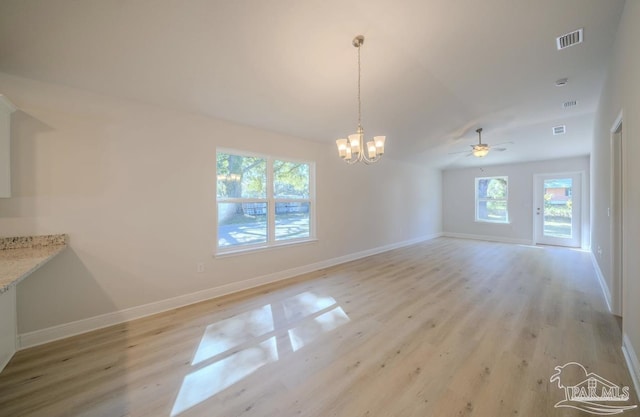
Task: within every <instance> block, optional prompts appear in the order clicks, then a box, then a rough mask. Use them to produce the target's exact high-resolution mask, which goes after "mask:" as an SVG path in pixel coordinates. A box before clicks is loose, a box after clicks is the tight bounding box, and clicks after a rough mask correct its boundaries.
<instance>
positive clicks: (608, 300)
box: [589, 252, 613, 314]
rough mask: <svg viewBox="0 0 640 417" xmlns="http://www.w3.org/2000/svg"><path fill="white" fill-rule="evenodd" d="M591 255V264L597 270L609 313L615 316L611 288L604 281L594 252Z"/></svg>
mask: <svg viewBox="0 0 640 417" xmlns="http://www.w3.org/2000/svg"><path fill="white" fill-rule="evenodd" d="M589 253H590V254H591V263H593V268H594V269H595V270H596V277H598V282H599V283H600V288H602V294H603V295H604V301H605V302H606V303H607V308H608V309H609V313H612V314H613V309H612V308H611V292H609V286H608V285H607V281H606V280H605V279H604V275H603V274H602V270H601V269H600V265H599V264H598V260H597V259H596V256H595V255H594V254H593V252H589Z"/></svg>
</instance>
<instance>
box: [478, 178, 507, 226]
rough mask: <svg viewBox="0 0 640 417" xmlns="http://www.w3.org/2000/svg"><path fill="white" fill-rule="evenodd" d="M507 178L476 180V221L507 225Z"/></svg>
mask: <svg viewBox="0 0 640 417" xmlns="http://www.w3.org/2000/svg"><path fill="white" fill-rule="evenodd" d="M508 194H509V185H508V179H507V177H484V178H476V221H478V222H492V223H509V211H508V204H507V203H508Z"/></svg>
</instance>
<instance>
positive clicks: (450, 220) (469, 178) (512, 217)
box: [442, 156, 589, 247]
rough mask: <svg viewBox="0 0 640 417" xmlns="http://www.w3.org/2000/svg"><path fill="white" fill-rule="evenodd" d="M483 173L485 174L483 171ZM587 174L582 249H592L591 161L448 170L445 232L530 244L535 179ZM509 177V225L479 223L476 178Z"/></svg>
mask: <svg viewBox="0 0 640 417" xmlns="http://www.w3.org/2000/svg"><path fill="white" fill-rule="evenodd" d="M481 169H482V170H481ZM576 171H584V173H585V175H584V176H583V187H582V188H583V190H584V193H583V196H582V197H583V198H582V200H583V201H584V204H583V205H582V219H581V220H582V235H581V238H582V246H583V247H587V246H588V245H589V204H588V201H589V195H588V193H589V158H588V157H586V156H585V157H580V158H570V159H555V160H550V161H540V162H529V163H522V164H509V165H495V166H485V167H482V168H466V169H455V170H445V171H444V172H443V175H442V189H443V196H442V206H443V220H442V225H443V231H444V233H445V234H448V235H451V236H461V237H472V238H484V239H490V240H497V241H503V242H513V243H525V244H530V243H531V242H532V241H533V176H534V175H535V174H555V173H565V172H576ZM505 175H506V176H508V177H509V221H510V223H509V224H495V223H484V222H476V221H475V178H476V177H494V176H505Z"/></svg>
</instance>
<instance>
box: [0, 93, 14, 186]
mask: <svg viewBox="0 0 640 417" xmlns="http://www.w3.org/2000/svg"><path fill="white" fill-rule="evenodd" d="M14 111H16V106H14V105H13V103H11V101H9V99H8V98H7V97H6V96H3V95H2V94H0V197H11V113H13V112H14Z"/></svg>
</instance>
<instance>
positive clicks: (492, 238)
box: [442, 232, 533, 245]
mask: <svg viewBox="0 0 640 417" xmlns="http://www.w3.org/2000/svg"><path fill="white" fill-rule="evenodd" d="M442 236H445V237H455V238H457V239H472V240H485V241H489V242H500V243H515V244H517V245H532V244H533V242H532V241H531V240H528V239H513V238H509V237H500V236H485V235H471V234H467V233H451V232H444V233H443V234H442Z"/></svg>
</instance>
